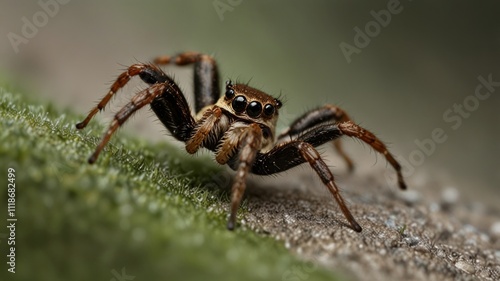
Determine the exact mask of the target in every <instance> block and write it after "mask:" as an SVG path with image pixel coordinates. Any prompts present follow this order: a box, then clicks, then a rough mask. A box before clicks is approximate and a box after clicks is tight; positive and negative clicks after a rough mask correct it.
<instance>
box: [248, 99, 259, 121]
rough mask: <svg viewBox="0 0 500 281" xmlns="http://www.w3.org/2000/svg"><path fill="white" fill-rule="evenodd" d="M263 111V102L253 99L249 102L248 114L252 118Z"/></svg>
mask: <svg viewBox="0 0 500 281" xmlns="http://www.w3.org/2000/svg"><path fill="white" fill-rule="evenodd" d="M261 112H262V104H260V102H258V101H253V102H251V103H249V104H248V106H247V114H248V116H250V117H252V118H256V117H259V115H260V113H261Z"/></svg>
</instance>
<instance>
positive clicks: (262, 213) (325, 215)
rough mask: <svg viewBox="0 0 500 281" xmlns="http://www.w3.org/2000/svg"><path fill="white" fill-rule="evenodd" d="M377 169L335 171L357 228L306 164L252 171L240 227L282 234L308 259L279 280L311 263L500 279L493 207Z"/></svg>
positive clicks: (304, 274)
mask: <svg viewBox="0 0 500 281" xmlns="http://www.w3.org/2000/svg"><path fill="white" fill-rule="evenodd" d="M384 174H385V170H382V169H379V168H375V169H374V171H372V172H369V173H356V172H355V173H354V174H351V175H347V174H345V175H344V174H342V175H341V177H340V178H341V180H339V185H340V186H341V187H342V190H343V195H344V197H345V198H346V199H347V200H348V201H349V202H350V203H349V206H350V209H351V211H352V212H353V214H354V216H355V217H356V218H357V220H358V222H359V223H360V224H361V226H362V227H363V231H362V232H361V233H356V232H354V231H353V230H351V229H350V228H348V227H347V226H346V220H345V218H344V217H343V216H342V214H341V213H340V212H339V210H338V208H337V206H336V203H335V202H334V201H333V199H332V197H331V196H330V195H329V194H328V193H327V192H326V191H324V190H323V189H321V188H322V184H321V182H319V181H318V180H316V179H315V177H314V174H313V173H312V171H310V169H309V168H308V167H304V168H298V169H295V170H292V171H290V172H288V173H286V174H285V175H284V176H278V177H265V178H257V177H254V178H252V179H251V180H250V184H249V186H250V188H249V189H248V190H247V201H246V203H245V204H246V207H247V208H248V209H249V210H250V212H249V213H248V214H246V215H245V216H244V218H243V220H242V224H243V227H249V228H252V229H254V230H256V231H258V232H261V233H265V234H268V235H270V236H272V237H275V238H277V239H279V240H281V241H283V243H284V244H285V246H286V247H287V248H289V249H290V251H291V252H293V253H294V254H296V255H297V256H299V257H301V258H303V259H305V260H308V261H310V262H311V263H310V266H309V267H304V268H296V269H294V270H292V271H291V272H289V273H288V274H286V275H284V276H283V280H308V273H309V272H310V271H311V270H315V268H317V267H318V266H322V267H326V268H329V269H332V270H334V271H336V272H339V271H340V272H343V273H344V274H345V275H346V276H348V277H350V278H351V279H354V280H478V279H479V280H500V215H499V214H500V212H499V210H498V209H495V208H494V207H488V206H487V205H485V204H482V203H481V202H470V201H467V198H461V196H460V195H461V194H460V192H459V191H458V190H457V189H455V188H453V187H446V186H443V185H441V184H439V183H433V182H432V181H430V180H427V181H421V182H422V183H420V184H416V183H414V182H410V189H409V190H408V191H400V190H397V188H396V187H395V185H392V186H391V184H388V183H387V181H386V180H385V177H382V176H381V175H384ZM311 186H312V187H311Z"/></svg>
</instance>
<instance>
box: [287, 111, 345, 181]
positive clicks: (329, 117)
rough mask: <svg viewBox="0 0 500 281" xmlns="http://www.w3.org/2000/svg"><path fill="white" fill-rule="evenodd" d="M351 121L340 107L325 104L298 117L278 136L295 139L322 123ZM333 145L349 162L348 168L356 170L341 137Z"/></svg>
mask: <svg viewBox="0 0 500 281" xmlns="http://www.w3.org/2000/svg"><path fill="white" fill-rule="evenodd" d="M346 121H351V118H350V117H349V116H348V115H347V113H346V112H345V111H344V110H343V109H341V108H340V107H337V106H334V105H329V104H327V105H324V106H322V107H319V108H316V109H313V110H311V111H308V112H306V113H304V114H303V115H302V116H300V117H299V118H297V119H296V120H295V121H294V122H292V124H291V125H290V127H288V128H287V129H286V130H285V131H284V132H283V133H281V134H280V135H279V136H278V141H282V140H285V139H286V138H291V139H294V138H295V137H297V136H298V135H300V134H303V133H304V132H305V131H307V130H309V129H311V128H313V127H315V126H318V125H320V124H326V123H338V122H346ZM333 145H334V147H335V149H336V150H337V152H338V153H339V155H340V156H341V157H342V158H343V159H344V161H345V162H346V164H347V168H348V170H349V171H350V172H351V171H353V170H354V164H353V162H352V160H351V158H350V157H349V156H348V155H347V154H346V153H345V152H344V149H343V148H342V144H341V141H340V139H336V140H334V141H333Z"/></svg>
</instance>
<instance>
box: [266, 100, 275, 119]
mask: <svg viewBox="0 0 500 281" xmlns="http://www.w3.org/2000/svg"><path fill="white" fill-rule="evenodd" d="M273 113H274V106H273V105H272V104H269V103H268V104H266V105H265V106H264V114H265V115H267V116H271V115H273Z"/></svg>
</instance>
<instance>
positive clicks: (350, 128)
mask: <svg viewBox="0 0 500 281" xmlns="http://www.w3.org/2000/svg"><path fill="white" fill-rule="evenodd" d="M337 125H338V129H339V130H340V131H341V132H342V134H343V135H346V136H349V137H354V138H358V139H360V140H362V141H364V142H365V143H367V144H368V145H370V146H371V147H372V148H373V149H375V151H377V152H379V153H381V154H383V155H384V156H385V159H386V160H387V162H389V164H391V166H392V167H393V168H394V170H396V173H397V175H398V184H399V187H400V188H401V189H406V183H405V181H404V179H403V174H402V173H401V165H400V164H399V163H398V161H396V159H394V157H393V156H392V154H391V153H390V152H389V150H388V149H387V147H386V146H385V144H384V143H383V142H382V141H381V140H379V139H378V138H377V137H376V136H375V135H374V134H373V133H372V132H370V131H368V130H366V129H364V128H362V127H361V126H359V125H356V124H354V123H353V122H350V121H348V122H342V123H339V124H337Z"/></svg>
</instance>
